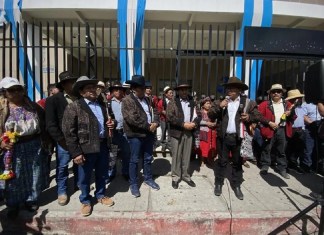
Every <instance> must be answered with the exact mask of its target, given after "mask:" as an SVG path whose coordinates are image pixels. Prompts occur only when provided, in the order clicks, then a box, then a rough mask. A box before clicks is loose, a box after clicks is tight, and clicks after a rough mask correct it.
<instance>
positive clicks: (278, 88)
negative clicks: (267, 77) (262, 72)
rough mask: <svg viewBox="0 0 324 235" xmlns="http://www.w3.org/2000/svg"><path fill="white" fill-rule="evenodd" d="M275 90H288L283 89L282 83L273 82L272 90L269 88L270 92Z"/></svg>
mask: <svg viewBox="0 0 324 235" xmlns="http://www.w3.org/2000/svg"><path fill="white" fill-rule="evenodd" d="M273 90H282V92H283V93H284V92H286V89H283V88H282V85H281V84H273V85H272V86H271V88H270V90H268V93H270V92H271V91H273Z"/></svg>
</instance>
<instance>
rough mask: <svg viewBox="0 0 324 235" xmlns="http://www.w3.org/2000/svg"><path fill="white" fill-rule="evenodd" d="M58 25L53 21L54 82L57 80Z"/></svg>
mask: <svg viewBox="0 0 324 235" xmlns="http://www.w3.org/2000/svg"><path fill="white" fill-rule="evenodd" d="M57 30H58V26H57V22H56V21H54V63H55V65H54V66H55V83H57V82H58V31H57Z"/></svg>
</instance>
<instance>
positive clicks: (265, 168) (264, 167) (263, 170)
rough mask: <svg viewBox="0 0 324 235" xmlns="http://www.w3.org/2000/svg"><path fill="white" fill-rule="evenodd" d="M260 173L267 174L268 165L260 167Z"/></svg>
mask: <svg viewBox="0 0 324 235" xmlns="http://www.w3.org/2000/svg"><path fill="white" fill-rule="evenodd" d="M260 174H261V175H266V174H268V167H266V166H263V167H261V170H260Z"/></svg>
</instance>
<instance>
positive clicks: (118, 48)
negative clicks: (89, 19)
mask: <svg viewBox="0 0 324 235" xmlns="http://www.w3.org/2000/svg"><path fill="white" fill-rule="evenodd" d="M120 27H121V26H120V24H118V25H117V29H118V34H117V35H118V40H117V73H118V80H119V81H120V68H119V67H120V65H119V63H120V62H119V58H120V40H119V39H120ZM110 48H111V24H110ZM109 81H110V78H109Z"/></svg>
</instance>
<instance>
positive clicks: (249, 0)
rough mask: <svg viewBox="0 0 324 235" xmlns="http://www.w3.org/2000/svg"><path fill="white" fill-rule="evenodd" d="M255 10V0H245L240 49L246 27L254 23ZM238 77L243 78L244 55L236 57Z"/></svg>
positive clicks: (241, 48)
mask: <svg viewBox="0 0 324 235" xmlns="http://www.w3.org/2000/svg"><path fill="white" fill-rule="evenodd" d="M253 11H254V0H245V1H244V14H243V21H242V26H241V32H240V40H239V45H238V50H243V42H244V28H245V26H250V25H251V24H252V18H253ZM235 71H236V77H238V78H239V79H241V78H242V57H238V58H237V59H236V69H235Z"/></svg>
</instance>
